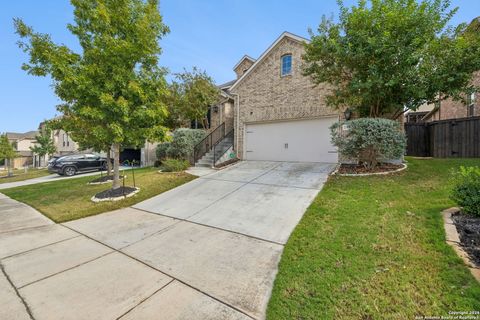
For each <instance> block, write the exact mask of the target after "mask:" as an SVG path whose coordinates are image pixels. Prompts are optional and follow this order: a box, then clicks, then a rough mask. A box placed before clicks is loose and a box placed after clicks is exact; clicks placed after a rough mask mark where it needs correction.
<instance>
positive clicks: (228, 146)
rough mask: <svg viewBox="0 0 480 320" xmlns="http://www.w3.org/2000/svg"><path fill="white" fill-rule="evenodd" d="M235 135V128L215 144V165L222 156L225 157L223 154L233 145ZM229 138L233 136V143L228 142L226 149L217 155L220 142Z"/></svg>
mask: <svg viewBox="0 0 480 320" xmlns="http://www.w3.org/2000/svg"><path fill="white" fill-rule="evenodd" d="M233 137H234V132H233V129H232V130H230V132H229V133H227V134H226V135H225V137H224V138H223V139H222V140H220V141H219V142H217V143H216V144H215V145H214V146H213V166H215V163H217V160H218V159H220V158H221V157H223V155H224V154H225V153H226V152H227V151H228V149H230V147H232V146H233ZM227 138H232V143H231V144H228V145H227V146H226V148H225V150H222V151H220V152H221V154H220V155H219V156H218V157H217V150H216V148H217V146H218V144H219V143H220V142H221V141H223V140H224V139H227Z"/></svg>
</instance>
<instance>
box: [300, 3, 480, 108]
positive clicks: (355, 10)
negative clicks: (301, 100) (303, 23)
mask: <svg viewBox="0 0 480 320" xmlns="http://www.w3.org/2000/svg"><path fill="white" fill-rule="evenodd" d="M339 5H340V16H339V19H338V22H334V21H333V19H327V18H325V17H323V19H322V22H321V24H320V26H319V27H318V31H317V33H313V32H310V33H311V42H310V43H309V44H307V45H306V53H305V55H304V57H303V58H304V61H305V68H304V71H305V74H306V75H308V76H310V77H311V78H312V79H313V81H314V82H315V83H317V84H320V83H326V84H328V85H329V86H330V88H331V92H330V94H329V95H328V97H327V104H328V105H330V106H333V107H338V108H344V107H351V108H354V109H356V110H357V112H358V113H359V114H360V115H361V116H370V117H392V118H397V117H399V116H400V115H401V114H402V113H403V112H405V111H406V110H408V109H410V110H416V109H417V108H418V107H419V106H421V105H422V104H424V103H431V102H434V101H436V100H438V99H446V98H447V97H453V98H459V97H460V94H461V93H462V92H465V91H468V90H471V89H472V88H471V86H470V81H471V79H472V74H473V72H474V71H476V70H479V69H480V54H479V52H480V51H479V50H480V41H479V39H480V38H479V34H478V33H475V34H473V33H468V32H467V33H465V30H466V27H467V26H466V25H465V24H461V25H459V26H458V27H456V28H451V27H449V26H448V23H449V21H450V19H451V18H452V16H453V15H454V14H455V12H456V11H457V9H456V8H455V9H450V1H448V0H423V1H417V0H370V1H366V0H359V1H358V5H357V6H353V7H351V8H347V7H345V6H344V5H343V3H342V1H339Z"/></svg>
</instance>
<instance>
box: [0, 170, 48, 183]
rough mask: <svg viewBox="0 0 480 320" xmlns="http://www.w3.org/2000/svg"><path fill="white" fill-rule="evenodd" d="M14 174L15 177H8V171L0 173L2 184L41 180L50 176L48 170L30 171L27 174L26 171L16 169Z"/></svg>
mask: <svg viewBox="0 0 480 320" xmlns="http://www.w3.org/2000/svg"><path fill="white" fill-rule="evenodd" d="M13 174H14V176H13V177H7V170H2V171H0V184H2V183H7V182H15V181H23V180H28V179H33V178H39V177H43V176H48V175H49V174H50V173H48V171H47V169H28V171H27V172H25V170H24V169H15V170H13Z"/></svg>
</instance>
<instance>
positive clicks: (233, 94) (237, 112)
mask: <svg viewBox="0 0 480 320" xmlns="http://www.w3.org/2000/svg"><path fill="white" fill-rule="evenodd" d="M231 95H232V96H235V97H236V99H234V104H235V109H236V114H237V117H236V118H237V121H236V122H237V125H236V127H237V128H236V130H235V132H236V139H235V146H234V147H235V152H236V153H237V158H238V134H239V133H240V129H239V128H240V95H238V94H237V93H231ZM234 116H235V115H234Z"/></svg>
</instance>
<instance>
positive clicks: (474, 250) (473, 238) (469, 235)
mask: <svg viewBox="0 0 480 320" xmlns="http://www.w3.org/2000/svg"><path fill="white" fill-rule="evenodd" d="M452 220H453V223H454V224H455V227H456V228H457V232H458V235H459V237H460V244H461V246H462V248H463V250H465V252H467V253H468V255H469V256H470V260H471V261H472V262H473V263H475V265H476V266H477V267H480V217H476V216H473V215H468V214H465V213H461V212H459V213H457V214H454V215H452Z"/></svg>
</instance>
